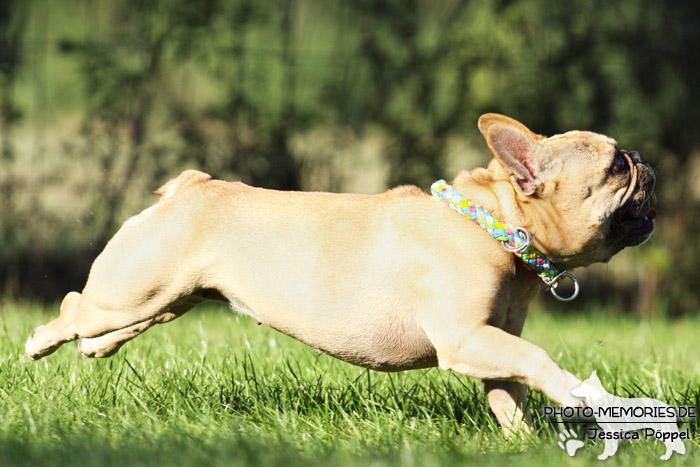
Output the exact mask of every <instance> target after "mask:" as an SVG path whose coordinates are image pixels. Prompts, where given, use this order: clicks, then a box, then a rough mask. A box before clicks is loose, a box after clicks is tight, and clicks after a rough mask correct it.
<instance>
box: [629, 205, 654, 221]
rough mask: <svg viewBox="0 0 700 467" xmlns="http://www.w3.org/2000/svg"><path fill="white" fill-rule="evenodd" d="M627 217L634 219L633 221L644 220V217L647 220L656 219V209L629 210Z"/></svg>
mask: <svg viewBox="0 0 700 467" xmlns="http://www.w3.org/2000/svg"><path fill="white" fill-rule="evenodd" d="M628 213H629V215H630V216H632V217H634V218H635V219H644V218H645V217H646V218H648V219H654V218H656V214H658V213H657V212H656V209H654V208H650V207H643V208H641V209H634V208H632V209H630V210H629V211H628Z"/></svg>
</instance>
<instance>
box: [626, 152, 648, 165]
mask: <svg viewBox="0 0 700 467" xmlns="http://www.w3.org/2000/svg"><path fill="white" fill-rule="evenodd" d="M627 154H629V155H630V159H632V162H634V163H635V164H646V163H647V161H645V160H644V158H643V157H642V155H641V154H639V152H637V151H630V152H628V153H627Z"/></svg>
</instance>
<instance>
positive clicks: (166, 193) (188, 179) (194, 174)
mask: <svg viewBox="0 0 700 467" xmlns="http://www.w3.org/2000/svg"><path fill="white" fill-rule="evenodd" d="M209 180H211V175H209V174H206V173H204V172H200V171H199V170H185V171H184V172H182V173H181V174H180V175H179V176H178V177H177V178H173V179H172V180H169V181H168V182H167V183H166V184H165V185H163V186H162V187H160V188H158V189H157V190H156V191H154V192H153V194H154V195H158V196H162V197H163V198H169V197H171V196H173V195H174V194H175V193H177V192H178V191H180V190H181V189H182V188H184V187H187V186H191V185H196V184H198V183H204V182H206V181H209Z"/></svg>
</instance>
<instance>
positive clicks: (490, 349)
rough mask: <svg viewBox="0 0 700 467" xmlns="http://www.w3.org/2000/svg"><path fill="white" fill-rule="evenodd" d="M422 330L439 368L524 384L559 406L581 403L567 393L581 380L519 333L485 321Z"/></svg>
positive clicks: (579, 404)
mask: <svg viewBox="0 0 700 467" xmlns="http://www.w3.org/2000/svg"><path fill="white" fill-rule="evenodd" d="M426 332H427V333H428V336H429V337H430V340H431V341H432V343H433V345H434V347H435V349H436V351H437V357H438V364H439V366H440V368H443V369H449V370H454V371H457V372H459V373H462V374H465V375H468V376H472V377H474V378H479V379H483V380H506V381H514V382H519V383H523V384H527V385H529V386H531V387H532V388H533V389H535V390H537V391H540V392H542V393H544V394H545V395H546V396H547V397H549V398H550V399H552V400H553V401H555V402H556V403H558V404H560V405H562V406H570V407H578V406H583V400H582V399H579V398H577V397H574V396H572V395H571V394H569V391H571V389H573V388H575V387H576V386H578V385H580V384H581V380H579V379H578V378H577V377H576V376H574V375H572V374H571V373H569V372H568V371H566V370H563V369H562V368H561V367H559V365H557V364H556V363H555V362H554V360H552V359H551V358H550V357H549V355H547V352H545V351H544V350H543V349H541V348H540V347H538V346H536V345H534V344H532V343H530V342H527V341H526V340H524V339H521V338H520V337H517V336H514V335H512V334H509V333H507V332H506V331H504V330H502V329H499V328H496V327H494V326H490V325H486V324H483V325H478V326H474V327H471V328H467V329H463V330H462V331H461V332H458V327H457V326H452V327H451V328H449V329H447V328H445V327H441V329H439V330H436V329H426ZM494 397H495V396H494Z"/></svg>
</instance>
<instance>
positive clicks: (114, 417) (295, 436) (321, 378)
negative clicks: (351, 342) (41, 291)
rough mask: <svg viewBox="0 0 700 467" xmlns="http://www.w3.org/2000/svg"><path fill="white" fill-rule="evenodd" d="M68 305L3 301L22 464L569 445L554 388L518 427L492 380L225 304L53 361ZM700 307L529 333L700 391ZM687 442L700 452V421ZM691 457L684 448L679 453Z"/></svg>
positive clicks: (524, 455)
mask: <svg viewBox="0 0 700 467" xmlns="http://www.w3.org/2000/svg"><path fill="white" fill-rule="evenodd" d="M56 314H57V307H56V308H52V309H42V308H37V307H34V306H27V305H21V304H12V303H5V305H4V307H3V308H2V310H1V311H0V355H2V356H3V357H2V358H0V375H2V377H0V395H1V397H0V413H2V414H3V416H2V420H1V421H0V458H2V459H3V462H4V463H7V464H9V465H36V464H41V465H65V464H66V463H71V464H76V465H78V464H79V465H127V464H131V465H134V464H136V465H144V464H148V465H203V464H207V465H250V464H263V465H280V464H284V465H322V464H328V463H331V464H333V465H363V464H364V465H366V464H368V463H371V464H372V465H375V464H376V465H406V464H417V465H433V464H434V465H446V464H453V463H479V465H502V464H503V462H508V461H514V462H517V463H518V465H553V464H557V465H560V464H564V465H567V463H568V462H571V463H572V464H574V463H575V464H580V462H582V461H584V462H587V461H591V460H592V461H595V459H594V457H595V456H596V455H598V454H599V453H600V452H602V443H600V442H597V443H595V444H591V443H587V444H586V446H585V447H584V448H583V449H582V450H581V451H579V453H578V454H577V455H576V458H574V459H569V458H568V456H567V455H566V453H565V452H564V451H562V450H560V449H559V448H558V447H557V446H556V441H557V439H558V438H557V434H558V427H557V426H555V424H554V423H552V422H551V421H550V420H546V419H544V418H543V417H542V411H543V406H544V405H547V404H549V403H550V402H549V401H548V400H546V399H545V398H544V397H543V396H542V395H540V394H538V393H532V392H531V394H530V397H531V410H532V411H533V414H534V418H535V427H536V434H535V436H533V437H532V438H530V439H526V440H519V441H506V440H504V439H503V437H502V435H501V433H500V428H499V427H498V425H497V422H496V421H495V419H494V417H493V415H492V414H491V412H490V411H489V409H488V405H487V401H486V398H485V395H484V393H483V389H482V388H481V384H480V383H479V382H477V381H475V380H471V379H469V378H466V377H464V376H460V375H457V374H455V373H452V372H446V371H440V370H438V369H431V370H415V371H409V372H401V373H380V372H373V371H367V370H363V369H361V368H358V367H354V366H352V365H349V364H346V363H343V362H340V361H338V360H335V359H333V358H331V357H327V356H324V355H321V356H317V355H316V353H315V352H314V350H313V349H311V348H308V347H306V346H304V345H303V344H300V343H299V342H296V341H293V340H292V339H290V338H287V337H285V336H283V335H281V334H279V333H277V332H275V331H272V330H271V329H269V328H267V327H265V326H256V325H255V322H254V321H252V320H250V319H248V318H241V317H236V316H234V315H233V314H232V313H231V312H230V311H228V310H226V309H224V308H223V307H220V308H215V309H214V308H209V309H207V308H206V307H204V309H201V308H198V309H196V310H194V311H192V312H190V313H188V314H187V315H185V316H184V317H182V318H180V319H178V320H176V321H174V322H172V323H170V324H168V325H167V326H157V327H155V328H154V329H152V330H150V331H148V333H146V334H144V335H143V336H140V337H138V338H137V339H135V340H134V341H132V342H130V343H128V344H127V345H126V346H125V347H124V348H123V349H121V350H120V351H119V353H118V354H116V355H115V356H113V357H111V358H109V359H105V360H91V359H85V358H83V357H82V356H81V355H80V354H79V353H78V351H77V349H76V345H75V344H74V343H72V344H67V345H65V346H64V347H62V348H61V349H59V350H58V351H57V352H56V353H55V354H54V355H51V356H49V357H47V358H45V359H44V360H40V361H38V362H30V361H27V360H26V359H25V358H24V357H23V356H22V352H23V343H24V339H25V338H26V337H27V335H28V334H29V333H30V331H31V329H32V327H33V326H35V325H37V324H39V323H45V322H46V321H47V320H49V319H51V318H53V317H55V315H56ZM698 332H700V321H698V320H697V319H692V320H690V319H686V320H683V321H680V322H677V323H675V324H669V323H667V322H663V321H653V322H651V323H649V322H642V323H640V322H638V321H637V320H635V319H632V318H625V317H620V316H615V315H614V312H613V311H611V310H601V311H599V312H598V313H593V314H592V315H589V316H587V317H585V318H583V317H568V318H567V317H557V318H555V317H553V316H551V315H546V314H542V313H534V314H533V315H532V316H531V317H530V320H529V322H528V323H527V326H526V332H525V337H526V338H528V339H530V340H532V341H533V342H536V343H538V344H541V345H543V346H544V348H545V349H546V350H547V351H548V352H549V353H550V354H551V355H552V356H553V357H554V358H556V359H557V360H558V362H559V363H560V364H561V365H563V366H564V367H565V368H568V369H570V370H572V371H574V372H575V373H576V374H578V375H579V376H580V377H587V376H588V375H589V374H590V372H591V371H592V370H593V369H595V370H597V372H598V375H599V376H600V378H601V380H602V381H603V384H604V385H605V386H606V387H607V388H608V389H609V390H610V391H611V392H615V393H616V394H619V395H623V396H630V397H635V396H636V397H639V396H642V395H646V396H651V397H655V398H659V399H662V400H665V401H667V402H669V403H673V404H698V398H699V397H700V393H699V392H698V385H699V384H700V380H699V379H698V375H700V359H699V358H698V355H697V352H696V348H695V346H694V343H695V340H694V337H695V336H696V335H697V333H698ZM690 428H691V430H692V433H693V436H694V440H692V441H690V442H688V441H686V447H687V454H686V456H684V457H682V458H680V456H679V460H682V461H685V462H686V463H688V462H690V463H692V462H693V460H697V458H698V455H699V454H698V452H699V451H698V449H699V448H700V438H698V431H697V424H694V425H692V426H691V427H690ZM661 452H662V446H661V444H660V443H653V442H646V441H640V442H638V443H621V446H620V451H619V453H618V454H617V455H616V456H615V457H616V460H617V461H618V462H619V463H621V464H629V465H646V464H648V463H652V462H656V459H657V458H658V456H659V455H660V454H661ZM679 460H676V461H675V462H678V461H679Z"/></svg>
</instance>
